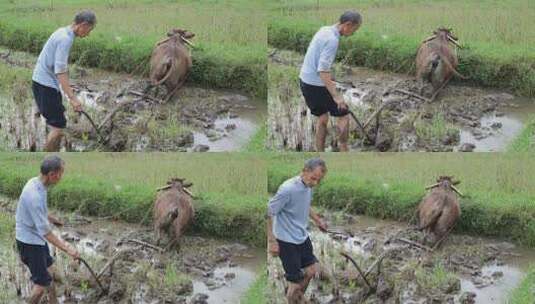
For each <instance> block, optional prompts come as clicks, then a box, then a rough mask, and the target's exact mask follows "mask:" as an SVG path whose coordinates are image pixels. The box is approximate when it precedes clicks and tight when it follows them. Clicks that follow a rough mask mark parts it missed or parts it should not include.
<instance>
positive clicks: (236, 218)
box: [0, 153, 266, 246]
mask: <svg viewBox="0 0 535 304" xmlns="http://www.w3.org/2000/svg"><path fill="white" fill-rule="evenodd" d="M43 156H44V154H22V153H4V154H0V193H2V194H5V195H8V196H11V197H13V198H16V197H18V195H19V194H20V191H21V190H22V187H23V186H24V184H25V183H26V181H27V180H28V179H29V178H30V177H32V176H36V175H37V173H38V170H39V169H38V168H39V164H40V161H41V160H42V158H43ZM62 157H63V158H64V159H65V161H66V163H67V165H66V173H65V175H64V179H63V180H62V182H61V183H60V184H58V185H57V186H55V187H54V188H52V189H51V190H50V192H49V196H48V199H49V205H50V206H51V207H54V208H58V209H61V210H66V211H74V210H79V211H80V212H82V213H83V214H86V215H92V216H110V215H114V216H115V217H117V218H118V219H121V220H125V221H129V222H140V221H143V220H144V221H145V222H150V220H151V213H150V212H151V210H152V209H151V208H152V205H153V202H154V199H155V195H156V192H155V189H156V188H157V187H159V186H162V185H165V182H166V181H167V179H168V178H170V177H175V176H178V177H185V178H187V179H188V180H190V181H192V182H193V184H194V185H193V187H192V191H193V193H194V194H195V195H196V199H195V209H196V217H195V222H194V224H193V227H191V230H190V231H191V232H194V233H202V234H205V235H210V236H215V237H221V238H230V239H237V240H241V241H244V242H248V243H250V244H254V245H258V246H264V245H265V229H264V224H263V223H264V213H265V212H264V210H265V200H266V194H265V192H266V180H265V178H266V177H265V165H264V161H263V160H261V159H259V158H257V157H255V156H254V155H250V154H227V153H210V154H202V155H199V154H182V155H180V154H174V155H172V154H160V153H152V154H135V153H133V154H126V153H125V154H108V153H89V154H63V155H62Z"/></svg>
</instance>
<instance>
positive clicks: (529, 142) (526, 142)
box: [509, 118, 535, 152]
mask: <svg viewBox="0 0 535 304" xmlns="http://www.w3.org/2000/svg"><path fill="white" fill-rule="evenodd" d="M509 150H511V151H513V152H535V118H533V119H531V120H530V121H529V122H528V123H527V124H526V126H525V127H524V130H523V131H522V133H520V135H519V136H518V137H517V138H516V139H515V140H514V141H513V143H512V144H511V146H510V147H509Z"/></svg>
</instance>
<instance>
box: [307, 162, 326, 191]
mask: <svg viewBox="0 0 535 304" xmlns="http://www.w3.org/2000/svg"><path fill="white" fill-rule="evenodd" d="M326 173H327V166H326V165H325V162H324V161H323V160H322V159H320V158H318V157H316V158H311V159H309V160H307V161H306V162H305V166H304V167H303V172H302V173H301V178H302V179H303V183H305V185H307V187H310V188H312V187H315V186H317V185H318V184H319V183H320V181H321V179H322V178H323V177H324V176H325V174H326Z"/></svg>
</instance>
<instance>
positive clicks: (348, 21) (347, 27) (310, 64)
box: [299, 11, 362, 152]
mask: <svg viewBox="0 0 535 304" xmlns="http://www.w3.org/2000/svg"><path fill="white" fill-rule="evenodd" d="M361 24H362V17H361V16H360V14H359V13H357V12H353V11H347V12H345V13H344V14H343V15H342V16H340V20H339V22H338V23H337V24H335V25H332V26H324V27H322V28H321V29H320V30H319V31H318V32H317V33H316V34H315V35H314V37H313V38H312V41H311V42H310V45H309V46H308V49H307V52H306V55H305V60H304V62H303V65H302V66H301V72H300V74H299V78H300V83H301V92H302V93H303V96H304V97H305V101H306V104H307V106H308V108H309V109H310V112H311V113H312V115H314V116H317V117H318V121H317V125H316V151H318V152H322V151H324V150H325V137H326V136H327V124H328V122H329V113H330V115H331V116H334V117H337V120H338V121H337V130H338V141H339V145H340V151H347V150H348V148H347V140H348V136H349V117H348V116H347V114H349V112H348V110H347V104H346V103H345V101H344V99H343V97H342V96H341V95H340V94H338V92H337V91H336V84H335V83H334V81H333V80H332V75H331V66H332V64H333V61H334V59H335V57H336V52H337V50H338V41H339V39H340V36H351V35H353V33H354V32H355V31H356V30H358V29H359V28H360V25H361Z"/></svg>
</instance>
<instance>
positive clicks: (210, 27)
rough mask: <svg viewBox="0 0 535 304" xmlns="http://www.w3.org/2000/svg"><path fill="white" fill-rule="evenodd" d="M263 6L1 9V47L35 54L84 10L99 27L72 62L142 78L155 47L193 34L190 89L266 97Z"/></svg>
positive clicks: (115, 2)
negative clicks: (171, 33) (174, 35)
mask: <svg viewBox="0 0 535 304" xmlns="http://www.w3.org/2000/svg"><path fill="white" fill-rule="evenodd" d="M262 7H263V4H262V1H261V0H257V1H245V0H231V1H217V0H200V1H194V0H186V1H180V2H177V1H169V0H156V1H148V0H122V1H119V0H107V1H97V0H78V1H74V0H62V1H58V0H56V1H50V0H24V1H2V4H0V45H4V46H7V47H9V48H12V49H16V50H23V51H28V52H32V53H38V52H40V50H41V48H42V45H43V44H44V43H45V42H46V40H47V39H48V37H49V36H50V34H51V33H52V32H53V31H54V30H56V29H57V28H58V27H60V26H65V25H68V24H70V23H71V21H72V19H73V17H74V15H75V14H76V12H78V11H80V10H81V9H87V8H90V9H92V10H94V11H95V13H96V15H97V22H98V24H97V27H96V28H95V30H94V31H93V32H92V33H91V35H90V37H89V38H85V39H77V40H76V41H75V43H74V45H73V48H72V51H71V56H70V59H71V61H73V62H76V63H78V64H80V65H85V66H90V67H99V68H104V69H109V70H113V71H121V72H127V73H144V74H145V75H146V73H147V71H148V59H149V57H150V54H151V51H152V48H153V46H154V43H155V42H157V41H159V40H161V39H162V38H164V37H165V34H166V33H167V31H168V30H169V29H170V28H175V27H180V28H186V29H188V30H191V31H192V32H194V33H195V34H196V37H195V38H194V39H193V41H194V43H195V45H196V46H197V47H196V48H195V49H194V50H193V51H192V54H193V70H192V73H191V74H190V78H189V81H191V82H194V83H197V84H201V85H203V86H208V87H216V88H231V89H240V90H244V91H246V92H248V93H251V94H254V95H256V96H265V94H266V92H265V86H266V84H265V78H266V55H265V54H266V39H267V38H266V37H267V32H266V16H265V11H264V10H263V9H262Z"/></svg>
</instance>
